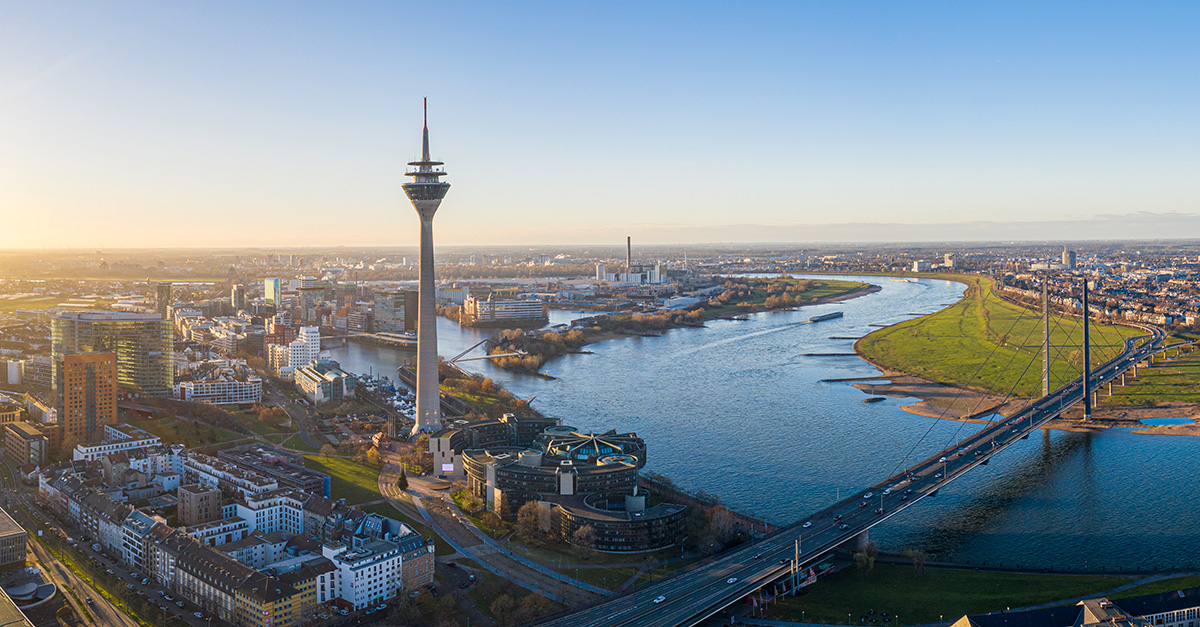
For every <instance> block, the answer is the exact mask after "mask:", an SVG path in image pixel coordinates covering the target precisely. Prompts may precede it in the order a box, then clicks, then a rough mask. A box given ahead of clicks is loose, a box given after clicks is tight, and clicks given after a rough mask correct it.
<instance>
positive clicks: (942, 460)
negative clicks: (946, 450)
mask: <svg viewBox="0 0 1200 627" xmlns="http://www.w3.org/2000/svg"><path fill="white" fill-rule="evenodd" d="M1013 431H1016V429H1013ZM938 461H939V462H944V461H946V458H945V457H943V458H941V459H939V460H938Z"/></svg>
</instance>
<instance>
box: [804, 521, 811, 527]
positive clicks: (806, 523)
mask: <svg viewBox="0 0 1200 627" xmlns="http://www.w3.org/2000/svg"><path fill="white" fill-rule="evenodd" d="M811 526H812V521H811V520H806V521H804V528H805V529H808V528H809V527H811Z"/></svg>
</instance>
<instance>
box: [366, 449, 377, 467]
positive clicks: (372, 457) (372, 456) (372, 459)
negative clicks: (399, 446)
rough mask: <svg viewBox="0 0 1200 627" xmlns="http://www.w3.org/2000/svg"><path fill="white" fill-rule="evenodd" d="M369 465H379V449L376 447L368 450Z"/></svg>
mask: <svg viewBox="0 0 1200 627" xmlns="http://www.w3.org/2000/svg"><path fill="white" fill-rule="evenodd" d="M367 463H368V464H370V465H372V466H378V465H379V449H377V448H374V447H372V448H369V449H367Z"/></svg>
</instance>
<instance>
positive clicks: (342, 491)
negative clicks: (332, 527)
mask: <svg viewBox="0 0 1200 627" xmlns="http://www.w3.org/2000/svg"><path fill="white" fill-rule="evenodd" d="M304 460H305V461H304V465H305V466H306V467H308V468H312V469H313V470H317V471H320V472H324V473H329V478H330V486H329V490H330V493H331V495H332V498H333V499H334V500H337V499H342V498H344V499H346V503H347V504H349V505H355V504H357V503H367V502H369V501H378V500H379V499H381V498H383V496H382V495H381V494H379V468H378V467H373V466H368V465H365V464H360V463H358V462H356V461H353V460H349V459H344V458H341V457H321V456H319V455H305V456H304Z"/></svg>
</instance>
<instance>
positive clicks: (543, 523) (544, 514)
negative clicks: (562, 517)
mask: <svg viewBox="0 0 1200 627" xmlns="http://www.w3.org/2000/svg"><path fill="white" fill-rule="evenodd" d="M558 523H559V512H558V508H557V507H539V508H538V531H541V532H542V533H544V534H546V535H547V536H549V537H557V536H558Z"/></svg>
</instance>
